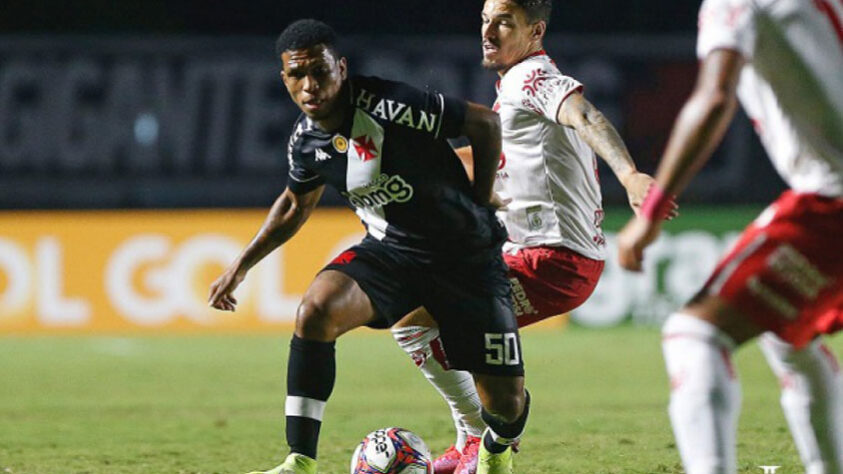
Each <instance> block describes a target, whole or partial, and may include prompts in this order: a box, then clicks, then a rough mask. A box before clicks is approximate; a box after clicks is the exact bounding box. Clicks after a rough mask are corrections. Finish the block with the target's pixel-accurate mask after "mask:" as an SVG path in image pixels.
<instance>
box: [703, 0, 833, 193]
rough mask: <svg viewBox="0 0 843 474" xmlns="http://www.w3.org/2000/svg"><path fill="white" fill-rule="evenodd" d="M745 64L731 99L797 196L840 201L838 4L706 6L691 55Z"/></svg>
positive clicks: (791, 0) (780, 1) (737, 0)
mask: <svg viewBox="0 0 843 474" xmlns="http://www.w3.org/2000/svg"><path fill="white" fill-rule="evenodd" d="M716 49H730V50H735V51H738V52H740V53H741V54H742V55H743V56H744V58H745V59H746V65H745V66H744V68H743V70H742V72H741V77H740V81H739V83H738V89H737V95H738V99H739V100H740V102H741V105H742V106H743V108H744V110H745V111H746V113H747V115H749V117H750V119H751V120H752V121H753V124H754V125H755V129H756V131H757V132H758V134H759V136H760V137H761V142H762V143H763V145H764V148H765V149H766V150H767V153H768V154H769V155H770V158H771V160H772V162H773V165H774V166H775V167H776V169H777V170H778V172H779V174H780V175H781V176H782V178H784V180H785V181H786V182H787V183H788V185H789V186H790V187H791V188H793V189H794V190H795V191H798V192H811V193H819V194H822V195H826V196H834V197H842V196H843V0H705V1H704V2H703V4H702V7H701V8H700V17H699V37H698V42H697V55H698V56H699V57H700V58H704V57H705V56H707V55H708V54H709V53H710V52H712V51H714V50H716Z"/></svg>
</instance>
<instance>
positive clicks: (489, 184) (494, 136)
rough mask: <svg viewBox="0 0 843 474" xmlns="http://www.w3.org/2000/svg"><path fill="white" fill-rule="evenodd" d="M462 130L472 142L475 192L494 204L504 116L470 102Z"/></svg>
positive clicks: (484, 202) (485, 202)
mask: <svg viewBox="0 0 843 474" xmlns="http://www.w3.org/2000/svg"><path fill="white" fill-rule="evenodd" d="M462 134H463V135H465V136H466V138H468V141H469V143H471V154H472V158H473V161H474V166H473V167H472V170H473V178H474V195H475V197H476V199H477V202H479V203H481V204H491V203H492V202H493V200H492V197H493V188H494V184H495V174H496V173H497V170H498V163H499V162H500V156H501V122H500V118H499V117H498V114H496V113H494V112H493V111H492V110H491V109H488V108H486V107H483V106H482V105H479V104H474V103H471V102H469V103H468V108H467V109H466V113H465V123H464V124H463V129H462Z"/></svg>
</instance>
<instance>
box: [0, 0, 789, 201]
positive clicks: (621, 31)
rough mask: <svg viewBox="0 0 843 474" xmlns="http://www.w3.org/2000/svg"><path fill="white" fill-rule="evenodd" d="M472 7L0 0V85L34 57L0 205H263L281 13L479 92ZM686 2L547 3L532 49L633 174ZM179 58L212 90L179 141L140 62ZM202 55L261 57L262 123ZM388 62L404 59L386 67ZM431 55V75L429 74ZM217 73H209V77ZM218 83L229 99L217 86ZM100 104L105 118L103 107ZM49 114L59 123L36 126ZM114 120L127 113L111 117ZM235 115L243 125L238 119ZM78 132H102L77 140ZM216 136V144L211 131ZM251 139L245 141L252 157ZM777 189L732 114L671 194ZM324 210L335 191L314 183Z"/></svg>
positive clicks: (277, 116) (5, 162)
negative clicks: (64, 84)
mask: <svg viewBox="0 0 843 474" xmlns="http://www.w3.org/2000/svg"><path fill="white" fill-rule="evenodd" d="M481 6H482V2H480V1H475V0H472V1H463V0H459V1H457V0H454V1H446V0H427V1H418V0H416V1H310V2H300V1H282V0H276V1H267V0H259V1H242V2H241V1H238V2H235V1H215V2H207V1H163V0H150V1H107V0H96V1H95V0H88V1H81V2H72V3H65V2H58V1H49V0H33V1H26V2H25V1H20V0H12V1H8V0H7V1H6V2H3V6H2V7H0V11H2V14H0V71H3V69H4V66H5V71H6V74H5V76H6V79H8V78H9V77H16V78H17V77H18V76H21V75H23V76H27V74H30V73H31V70H32V68H31V67H30V68H29V69H26V68H23V69H20V70H21V71H24V72H23V73H21V74H15V73H14V72H15V71H18V69H15V68H14V67H11V66H9V65H10V64H17V63H21V62H23V63H26V64H29V65H30V66H33V65H34V68H35V70H36V71H38V72H36V73H35V74H36V76H38V78H37V79H32V80H30V79H24V80H23V81H24V82H18V83H15V84H16V86H14V87H10V86H9V84H8V83H5V84H6V87H5V91H4V90H2V89H3V88H4V83H0V93H2V96H0V102H3V103H2V104H0V208H5V209H21V208H162V207H230V206H235V207H244V206H245V207H263V206H266V205H267V204H268V203H270V202H271V201H272V199H273V197H274V196H275V195H277V191H278V187H279V185H280V184H279V183H283V181H284V179H285V178H284V176H285V169H286V168H285V167H286V164H285V163H284V161H285V160H284V147H285V144H286V137H287V135H288V133H289V126H290V124H291V123H292V121H293V119H294V117H295V115H296V112H297V111H296V110H295V109H294V108H293V106H292V104H291V103H290V102H289V100H288V99H287V98H286V95H285V94H284V93H283V90H282V89H281V83H280V81H278V80H277V75H276V70H275V67H276V63H274V62H273V57H272V56H273V54H272V42H273V39H274V36H275V35H276V34H277V33H278V32H279V31H280V30H281V29H282V28H283V27H284V26H285V25H286V24H288V23H289V22H291V21H293V20H295V19H297V18H301V17H316V18H320V19H322V20H325V21H327V22H328V23H330V24H331V25H333V26H334V27H335V28H336V29H337V30H338V32H339V33H340V34H341V35H342V36H343V37H344V38H345V39H346V41H345V43H344V48H345V49H344V52H346V53H347V54H348V55H349V58H350V59H351V63H352V66H351V67H352V71H353V72H369V73H371V72H374V73H377V74H380V75H384V76H390V77H394V78H398V79H404V80H407V81H409V82H411V83H413V84H415V85H417V86H419V87H423V86H425V85H428V84H431V85H432V86H433V87H436V88H439V89H440V90H443V91H444V92H447V93H452V94H455V95H460V96H463V97H466V98H469V99H472V100H475V101H478V102H481V103H491V101H492V100H493V94H494V90H493V85H492V84H493V82H494V77H493V76H492V75H491V74H488V73H484V72H482V71H480V70H479V67H477V60H478V58H479V47H478V46H477V44H478V43H477V36H478V31H479V12H480V8H481ZM697 8H698V4H697V2H695V1H680V2H676V1H669V0H631V1H564V2H563V1H558V2H556V5H555V9H554V12H553V18H552V21H551V25H550V34H549V37H548V40H547V42H546V45H547V49H548V50H549V52H550V54H551V55H552V56H553V57H554V58H555V59H556V60H557V61H558V62H559V64H560V67H561V68H562V69H563V71H564V72H567V73H569V74H571V75H573V76H575V77H577V78H579V79H580V80H582V82H584V83H585V84H586V94H587V96H588V97H589V98H590V99H591V100H592V101H593V102H594V103H595V104H597V105H598V107H599V108H601V109H602V110H603V111H604V112H605V113H606V114H607V115H608V116H609V117H610V119H611V120H612V121H613V122H614V123H615V124H616V126H617V127H618V128H619V130H620V131H621V134H622V135H623V136H624V138H625V140H626V141H627V144H628V146H629V147H630V149H631V151H632V153H633V156H634V158H635V159H636V161H637V162H638V163H639V166H640V167H641V168H642V169H644V170H646V171H651V170H653V169H654V167H655V164H656V162H657V159H658V156H659V154H660V152H661V150H662V149H663V146H664V142H665V140H666V137H667V134H668V131H669V129H670V125H671V123H672V120H673V118H674V117H675V114H676V111H677V110H678V107H679V106H680V104H681V102H682V100H683V99H684V97H686V96H687V94H688V92H689V91H690V90H691V87H692V85H693V84H692V82H693V77H694V73H695V67H696V60H695V58H694V56H693V46H694V40H693V37H694V32H695V25H696V11H697ZM384 57H385V58H386V59H383V60H381V59H382V58H384ZM195 58H205V59H208V61H209V64H210V66H207V67H205V69H204V70H205V71H206V73H207V74H208V75H212V76H215V77H214V78H211V79H209V81H211V82H213V83H214V84H216V85H211V86H208V87H207V90H204V89H203V92H202V94H204V95H202V97H201V98H200V99H199V100H200V102H201V104H200V108H199V109H197V114H198V115H197V117H198V118H197V120H198V121H196V123H193V122H190V126H191V127H194V130H193V133H194V135H195V136H193V137H192V138H191V137H186V135H187V134H188V133H189V132H190V130H186V128H179V120H178V119H173V118H172V117H170V118H169V119H168V118H167V117H166V113H164V112H160V111H159V110H158V107H159V106H160V104H157V103H156V101H157V102H161V99H160V97H158V98H156V95H159V96H160V94H159V93H158V92H157V90H152V91H150V90H149V88H150V86H149V82H150V81H151V80H153V79H150V77H149V76H150V73H148V72H146V71H145V70H146V69H147V66H148V65H149V64H151V63H154V62H155V61H158V60H161V61H163V62H164V63H166V68H169V71H170V72H171V73H172V77H175V78H176V79H174V80H175V81H176V82H174V83H175V84H177V85H178V79H179V78H180V75H181V74H184V72H183V70H184V63H187V62H190V61H191V60H193V59H195ZM217 59H219V60H220V61H222V62H224V63H226V64H229V65H230V64H231V62H232V61H234V62H235V63H237V62H238V61H239V62H242V65H241V66H237V65H236V64H235V66H234V69H239V70H240V72H242V71H243V70H245V69H254V68H253V67H252V65H255V64H259V65H260V67H261V71H260V72H255V73H254V74H252V76H250V77H252V78H255V77H258V78H261V77H262V78H265V80H263V81H262V82H260V86H258V87H259V88H261V89H262V90H263V89H266V91H265V93H264V92H263V91H261V92H260V94H263V95H262V96H261V97H262V98H266V99H267V100H263V99H261V100H260V102H262V103H263V106H264V107H265V108H266V110H263V111H261V113H263V114H268V115H266V116H267V117H268V119H267V120H265V121H264V122H263V123H262V122H261V119H260V116H259V115H258V116H256V117H257V118H253V120H251V121H249V120H248V119H244V118H243V117H244V114H246V115H248V113H249V111H254V108H253V107H251V105H250V104H253V103H255V102H254V101H252V102H249V100H248V99H244V97H246V96H247V94H248V92H249V89H250V88H251V87H254V86H253V85H251V84H253V82H249V81H248V80H244V79H243V78H242V77H239V76H238V77H233V78H231V79H230V80H229V82H225V84H224V86H225V87H223V86H220V85H219V80H221V79H219V78H220V77H225V74H226V72H225V71H223V70H222V69H224V68H222V67H220V66H219V64H218V62H217ZM124 60H128V61H129V62H133V61H134V64H135V65H136V70H137V71H141V72H139V73H138V74H137V75H138V77H139V79H138V80H140V81H141V84H144V85H142V86H140V87H138V88H137V89H138V90H140V89H144V90H145V91H144V92H143V94H144V96H143V97H139V98H130V101H131V100H134V101H135V102H133V103H131V104H129V105H125V104H124V105H123V106H122V107H123V109H120V110H117V109H114V107H116V106H113V104H112V106H108V105H106V106H104V105H103V101H104V100H107V98H108V97H111V96H110V95H109V94H112V93H111V92H109V91H110V90H111V89H114V88H115V84H116V83H118V82H119V81H120V79H119V78H115V76H117V75H118V73H115V72H114V71H115V70H116V69H115V68H116V67H117V66H119V64H120V63H121V61H122V62H125V61H124ZM373 61H374V62H375V64H372V62H373ZM390 61H391V62H390ZM395 61H398V63H399V64H404V65H406V66H407V67H404V68H403V69H402V68H395V67H394V64H395ZM442 61H445V64H444V66H442V67H443V68H444V73H443V72H442V70H440V69H439V68H438V67H439V66H440V65H441V64H442ZM203 64H204V63H203ZM203 67H204V66H203ZM50 68H52V69H50ZM79 68H81V69H83V73H82V74H89V75H92V77H93V79H91V80H88V81H87V82H86V83H85V84H83V85H82V87H77V88H76V89H74V90H75V92H74V93H73V94H75V96H74V97H73V98H72V100H73V103H72V104H70V105H67V106H66V107H64V108H60V107H57V106H55V103H56V100H55V99H54V98H50V97H48V96H46V95H45V94H47V92H46V91H47V90H49V89H50V88H51V87H52V86H53V85H54V84H56V85H57V84H60V83H61V81H60V80H55V79H54V77H55V76H56V74H58V77H63V76H62V74H63V73H66V72H67V71H76V69H79ZM85 68H88V69H85ZM208 68H210V70H208ZM215 68H220V69H221V70H220V71H219V74H217V73H216V71H215V70H214V69H215ZM48 69H49V71H48V72H45V71H47V70H48ZM361 69H362V71H361ZM26 71H29V72H26ZM84 71H92V72H84ZM18 72H19V71H18ZM69 74H73V72H71V73H69ZM30 75H31V74H30ZM142 75H145V76H144V77H140V76H142ZM235 76H236V74H235ZM27 77H28V76H27ZM27 80H30V83H27V82H26V81H27ZM33 81H34V82H33ZM214 81H217V82H214ZM127 84H129V83H127ZM57 87H59V88H60V86H57ZM74 87H75V86H74ZM128 87H129V89H132V87H131V85H130V86H128ZM223 88H226V90H227V92H221V90H222V89H223ZM175 93H176V94H179V91H178V90H176V92H175ZM138 94H140V92H138ZM214 100H217V101H223V102H224V103H225V104H226V105H228V104H231V107H230V109H231V110H230V113H226V114H225V115H226V117H227V118H226V119H220V120H225V121H226V123H216V124H214V123H209V122H207V121H206V122H202V121H201V120H200V119H201V118H202V117H201V116H207V114H209V113H211V114H216V111H217V109H215V108H214V107H215V105H213V104H215V103H218V102H214ZM226 101H227V102H226ZM209 104H211V105H209ZM27 107H29V108H30V109H31V110H36V111H37V113H36V115H35V116H34V118H31V119H27V118H26V117H27V116H26V114H25V113H18V111H20V110H25V109H26V108H27ZM86 107H88V108H90V114H91V117H93V118H92V119H91V120H93V121H94V122H91V123H96V124H107V125H108V127H111V131H110V132H109V131H105V132H103V130H104V129H105V128H106V126H105V125H91V126H90V127H88V128H87V129H86V128H84V127H85V123H86V122H84V120H80V119H78V117H77V116H76V115H74V114H81V113H83V111H86V110H88V108H86ZM108 107H111V109H109V110H111V111H112V112H113V113H112V115H108V113H107V111H104V110H105V109H104V108H106V109H107V108H108ZM127 108H129V109H131V110H126V109H127ZM171 110H172V108H171ZM84 113H87V112H84ZM39 114H40V115H39ZM97 114H99V116H98V115H97ZM113 115H116V116H118V118H116V119H115V118H114V117H113ZM47 116H49V117H50V118H51V120H55V121H56V122H55V123H59V124H60V125H56V126H54V127H53V129H50V128H49V127H46V128H44V129H43V130H42V128H43V122H44V121H45V120H44V117H47ZM126 117H131V119H128V118H126ZM123 119H125V120H126V123H121V122H120V120H123ZM26 120H30V121H29V125H27V124H26V123H24V122H25V121H26ZM85 120H88V119H85ZM97 120H99V122H97ZM244 120H245V121H244ZM66 122H68V123H69V122H72V126H73V127H77V128H78V127H83V128H82V129H76V128H73V129H72V130H70V131H69V132H67V134H66V137H65V138H61V136H62V135H61V133H63V132H61V130H60V131H59V132H56V131H55V129H56V128H59V129H60V128H61V127H63V126H65V125H64V124H65V123H66ZM174 123H175V125H174ZM240 123H246V125H244V127H247V128H248V127H252V129H248V130H245V131H244V130H243V129H237V126H238V124H240ZM27 127H29V128H27ZM137 127H140V128H137ZM143 127H146V128H143ZM149 127H153V128H149ZM214 127H217V128H214ZM254 127H258V128H259V129H256V128H254ZM36 128H37V130H36ZM187 128H190V127H187ZM26 130H29V131H26ZM62 130H63V129H62ZM92 130H96V132H97V133H104V135H105V136H106V137H111V138H105V139H103V138H102V137H96V138H95V139H91V140H88V141H87V142H86V141H85V140H86V137H90V136H92V133H93V132H92ZM132 130H134V133H135V138H136V140H135V141H137V140H138V138H137V137H138V136H139V135H137V133H141V135H142V134H143V133H144V131H147V132H148V131H150V130H152V131H154V132H155V134H154V135H151V136H147V138H148V139H150V140H152V139H154V140H153V141H154V143H153V145H149V143H152V142H148V143H146V145H143V146H140V145H138V144H137V143H132V142H131V139H130V136H131V135H132V133H133V132H132ZM209 130H213V131H209ZM220 130H225V133H224V134H222V135H221V134H220V133H221V132H220ZM121 133H122V135H120V134H121ZM27 134H28V135H27ZM215 134H216V135H218V136H223V135H224V137H225V139H219V140H217V141H214V140H213V136H214V135H215ZM36 135H37V136H36ZM22 136H28V137H29V140H30V142H31V143H32V147H34V148H32V147H30V148H31V149H30V148H27V146H26V145H25V142H26V139H21V137H22ZM121 137H122V138H121ZM127 137H129V138H127ZM150 137H152V138H150ZM68 140H69V141H68ZM73 140H77V141H78V143H74V142H73ZM109 140H110V141H109ZM185 140H188V141H190V140H193V141H194V142H195V143H196V145H195V146H194V147H193V148H192V149H191V150H188V151H187V152H184V153H187V155H179V156H180V158H174V153H176V152H174V151H173V149H174V148H178V147H179V146H180V145H178V144H180V143H185ZM36 141H37V142H38V143H37V146H36V144H35V142H36ZM103 141H105V142H109V143H112V144H113V146H110V147H108V146H105V145H103V146H105V148H97V146H98V145H96V144H95V143H94V142H103ZM85 143H88V145H90V146H88V145H86V144H85ZM173 143H176V145H173ZM76 145H78V147H76V148H74V147H75V146H76ZM257 147H260V148H261V149H260V150H259V151H256V148H257ZM36 148H37V149H36ZM77 148H78V149H77ZM141 148H143V150H141V151H140V152H139V151H138V150H140V149H141ZM68 150H69V151H68ZM74 150H75V151H74ZM249 150H251V151H252V152H254V153H255V154H254V157H256V158H255V159H253V160H252V159H251V158H250V156H252V155H250V154H249V153H251V152H250V151H249ZM135 152H138V153H136V155H137V156H135V155H133V153H135ZM188 155H189V156H188ZM209 155H213V156H209ZM133 156H134V158H132V157H133ZM147 156H149V157H151V159H147V158H146V157H147ZM127 157H128V158H127ZM132 160H134V161H132ZM250 160H251V161H250ZM138 162H142V163H141V164H140V165H138V164H137V163H138ZM175 162H178V163H175ZM174 163H175V164H174ZM244 163H245V164H244ZM249 163H251V165H250V164H249ZM255 163H258V164H257V165H255ZM601 171H602V174H603V176H608V175H609V174H610V172H609V170H608V169H607V168H605V167H603V168H602V170H601ZM603 185H604V194H605V198H606V203H607V205H622V204H623V200H624V196H623V193H622V190H621V189H620V187H619V186H618V185H617V183H616V182H615V180H614V179H613V178H604V179H603ZM781 186H782V185H781V183H780V181H779V180H778V178H776V176H775V174H774V173H773V171H772V170H771V168H770V166H769V164H768V163H767V160H766V159H765V158H764V156H763V152H761V150H760V147H759V146H758V143H757V140H756V138H755V137H754V134H752V133H751V127H750V125H749V124H748V121H746V120H745V119H744V118H743V117H741V118H740V119H739V120H738V121H736V125H735V126H734V127H733V130H732V133H731V134H730V138H729V139H727V143H726V145H724V147H723V149H722V150H721V151H720V152H719V153H718V154H716V155H715V157H714V159H713V160H712V164H711V165H710V166H709V168H708V169H707V171H706V172H705V173H703V174H702V175H701V176H700V178H699V179H698V180H697V181H696V183H695V184H694V185H693V186H692V188H691V189H690V191H689V192H688V194H686V196H685V197H684V198H683V199H684V201H685V202H686V203H742V202H751V203H758V202H763V201H767V200H769V199H770V198H771V197H773V196H775V195H776V194H777V193H778V192H779V191H780V190H781ZM221 191H222V192H221ZM325 203H326V204H329V205H337V204H340V201H339V200H338V198H337V196H336V195H334V194H331V193H327V194H326V197H325Z"/></svg>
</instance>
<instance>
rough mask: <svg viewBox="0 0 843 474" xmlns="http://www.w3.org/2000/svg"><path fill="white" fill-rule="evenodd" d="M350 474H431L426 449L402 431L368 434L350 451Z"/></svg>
mask: <svg viewBox="0 0 843 474" xmlns="http://www.w3.org/2000/svg"><path fill="white" fill-rule="evenodd" d="M351 474H433V461H431V458H430V449H428V448H427V445H426V444H425V443H424V441H422V439H421V438H419V437H418V436H417V435H416V434H415V433H413V432H412V431H409V430H405V429H403V428H382V429H379V430H375V431H372V432H371V433H369V434H368V435H366V437H365V438H363V441H361V442H360V444H359V445H358V446H357V449H355V450H354V455H353V456H352V457H351Z"/></svg>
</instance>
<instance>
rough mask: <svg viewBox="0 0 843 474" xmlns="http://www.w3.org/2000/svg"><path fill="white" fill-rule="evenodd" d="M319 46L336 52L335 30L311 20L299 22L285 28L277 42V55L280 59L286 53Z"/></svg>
mask: <svg viewBox="0 0 843 474" xmlns="http://www.w3.org/2000/svg"><path fill="white" fill-rule="evenodd" d="M317 44H322V45H325V46H327V47H328V48H329V49H330V50H331V51H334V52H336V44H337V34H336V32H334V29H333V28H331V27H330V26H328V25H326V24H325V23H323V22H321V21H319V20H314V19H311V18H307V19H304V20H297V21H294V22H293V23H290V25H288V26H287V28H284V31H283V32H282V33H281V34H280V35H279V36H278V39H277V40H276V41H275V55H276V57H279V58H280V57H281V53H283V52H284V51H290V50H292V49H305V48H310V47H311V46H315V45H317Z"/></svg>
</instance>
